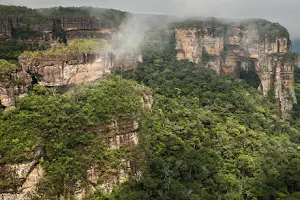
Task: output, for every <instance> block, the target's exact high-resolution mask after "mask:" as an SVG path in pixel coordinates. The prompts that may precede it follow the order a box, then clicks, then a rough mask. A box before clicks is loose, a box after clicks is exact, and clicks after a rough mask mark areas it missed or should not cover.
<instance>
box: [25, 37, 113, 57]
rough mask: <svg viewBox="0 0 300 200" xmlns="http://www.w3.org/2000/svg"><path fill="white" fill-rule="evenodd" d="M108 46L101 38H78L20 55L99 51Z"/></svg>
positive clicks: (36, 55) (65, 54) (52, 54)
mask: <svg viewBox="0 0 300 200" xmlns="http://www.w3.org/2000/svg"><path fill="white" fill-rule="evenodd" d="M109 48H110V47H109V45H108V43H107V42H106V41H105V40H103V39H78V40H74V41H72V42H71V43H69V44H57V45H56V46H54V47H52V48H50V49H47V50H43V51H34V52H30V51H25V52H24V53H23V54H22V55H21V56H24V57H26V58H29V59H30V58H40V57H41V56H69V55H72V54H74V53H94V52H96V53H99V52H101V51H102V50H104V49H105V50H106V51H107V50H108V49H109Z"/></svg>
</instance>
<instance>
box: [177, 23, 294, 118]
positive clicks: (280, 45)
mask: <svg viewBox="0 0 300 200" xmlns="http://www.w3.org/2000/svg"><path fill="white" fill-rule="evenodd" d="M250 25H251V26H250ZM250 25H249V24H248V27H243V28H241V27H236V26H228V25H225V24H223V25H220V24H219V25H218V26H216V25H215V24H213V25H212V24H211V23H207V24H205V23H202V24H201V25H200V26H199V25H195V24H194V25H189V26H175V28H174V32H175V37H176V40H177V43H176V50H177V59H178V60H181V59H187V60H189V61H190V62H194V63H200V62H202V63H203V64H204V66H205V67H207V68H211V69H214V70H215V71H216V72H217V73H218V74H224V75H231V76H235V77H237V78H239V77H240V70H241V67H242V66H244V65H245V64H248V65H250V66H252V67H253V68H254V69H255V72H256V74H257V75H258V77H259V79H260V82H261V85H260V89H261V90H262V91H263V93H264V95H267V94H268V92H270V91H274V92H275V97H276V99H277V100H278V104H279V107H280V110H281V112H282V116H283V118H287V117H288V113H289V112H290V111H291V110H292V106H293V104H294V103H296V98H295V91H294V66H295V64H296V62H297V58H296V57H295V56H293V55H291V53H290V49H291V44H290V38H289V37H288V34H287V35H283V34H282V33H280V34H279V33H278V32H275V33H276V34H277V35H276V34H275V33H273V34H272V33H269V32H262V31H261V30H259V28H260V27H255V26H254V25H253V24H250ZM275 25H276V27H280V26H279V25H278V24H275ZM280 30H281V31H282V30H284V28H283V27H280ZM275 31H277V30H276V29H275Z"/></svg>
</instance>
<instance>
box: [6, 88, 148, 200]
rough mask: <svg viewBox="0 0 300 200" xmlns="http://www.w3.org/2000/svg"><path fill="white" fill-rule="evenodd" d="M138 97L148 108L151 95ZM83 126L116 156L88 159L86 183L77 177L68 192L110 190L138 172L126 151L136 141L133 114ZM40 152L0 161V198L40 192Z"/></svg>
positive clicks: (85, 194)
mask: <svg viewBox="0 0 300 200" xmlns="http://www.w3.org/2000/svg"><path fill="white" fill-rule="evenodd" d="M141 101H142V108H141V109H151V106H152V102H153V99H152V95H151V94H150V93H149V92H146V91H145V94H143V95H142V96H141ZM85 130H86V131H88V132H91V133H93V134H95V136H100V137H102V138H103V143H104V145H105V148H106V149H107V150H108V151H110V152H111V155H117V157H113V160H114V162H111V163H109V164H108V165H101V164H96V163H91V167H90V168H89V169H88V170H87V172H86V179H87V181H88V184H84V185H83V184H81V181H78V183H77V184H76V188H77V189H76V191H75V193H74V194H70V195H69V196H73V195H74V196H75V197H76V198H77V199H78V200H80V199H84V198H88V196H89V195H90V194H91V193H93V192H94V191H96V190H100V191H105V192H111V191H112V189H113V188H114V187H116V186H118V185H119V184H120V183H122V182H123V181H125V180H126V179H129V178H137V177H139V176H140V171H139V169H138V164H137V160H136V158H135V157H134V156H133V155H132V154H130V153H129V154H128V152H134V151H135V148H136V146H137V145H138V144H139V135H138V130H139V120H138V119H137V118H135V117H123V118H116V119H114V120H111V122H109V123H104V124H98V125H94V126H88V127H86V129H85ZM125 151H126V152H127V153H126V154H125V153H124V152H125ZM120 152H121V153H120ZM43 155H44V152H43V151H42V150H38V151H37V152H36V153H34V156H33V160H32V161H27V162H24V163H17V164H2V165H0V170H1V173H0V199H1V200H15V199H22V200H30V199H32V198H33V197H35V196H41V194H39V190H38V184H39V183H40V181H42V179H43V177H44V174H45V173H47V172H46V171H45V170H43V168H42V164H40V163H39V160H40V158H42V157H43ZM124 155H125V156H124ZM64 198H65V197H64ZM67 199H68V198H67Z"/></svg>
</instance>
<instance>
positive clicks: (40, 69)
mask: <svg viewBox="0 0 300 200" xmlns="http://www.w3.org/2000/svg"><path fill="white" fill-rule="evenodd" d="M141 61H142V57H141V55H134V56H131V57H127V58H126V59H119V57H118V56H116V55H115V54H114V53H113V52H103V53H99V54H96V53H93V54H90V53H73V54H68V55H61V56H60V55H57V56H41V57H38V58H31V57H27V56H23V57H20V59H19V63H20V65H21V66H22V69H23V71H27V72H29V73H30V74H32V75H33V76H34V77H35V78H36V79H37V82H38V84H40V85H43V86H67V85H74V84H81V83H86V82H91V81H95V80H96V79H99V78H101V77H103V76H104V75H110V74H112V72H113V71H114V70H116V69H119V68H122V69H124V70H129V69H133V68H135V67H136V65H137V63H138V62H141Z"/></svg>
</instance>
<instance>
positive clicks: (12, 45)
mask: <svg viewBox="0 0 300 200" xmlns="http://www.w3.org/2000/svg"><path fill="white" fill-rule="evenodd" d="M48 48H50V45H49V44H38V43H34V44H31V43H22V42H19V41H16V40H7V41H0V59H6V60H9V61H12V62H14V63H17V61H18V57H19V56H20V55H21V54H22V52H23V51H37V50H45V49H48Z"/></svg>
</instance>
